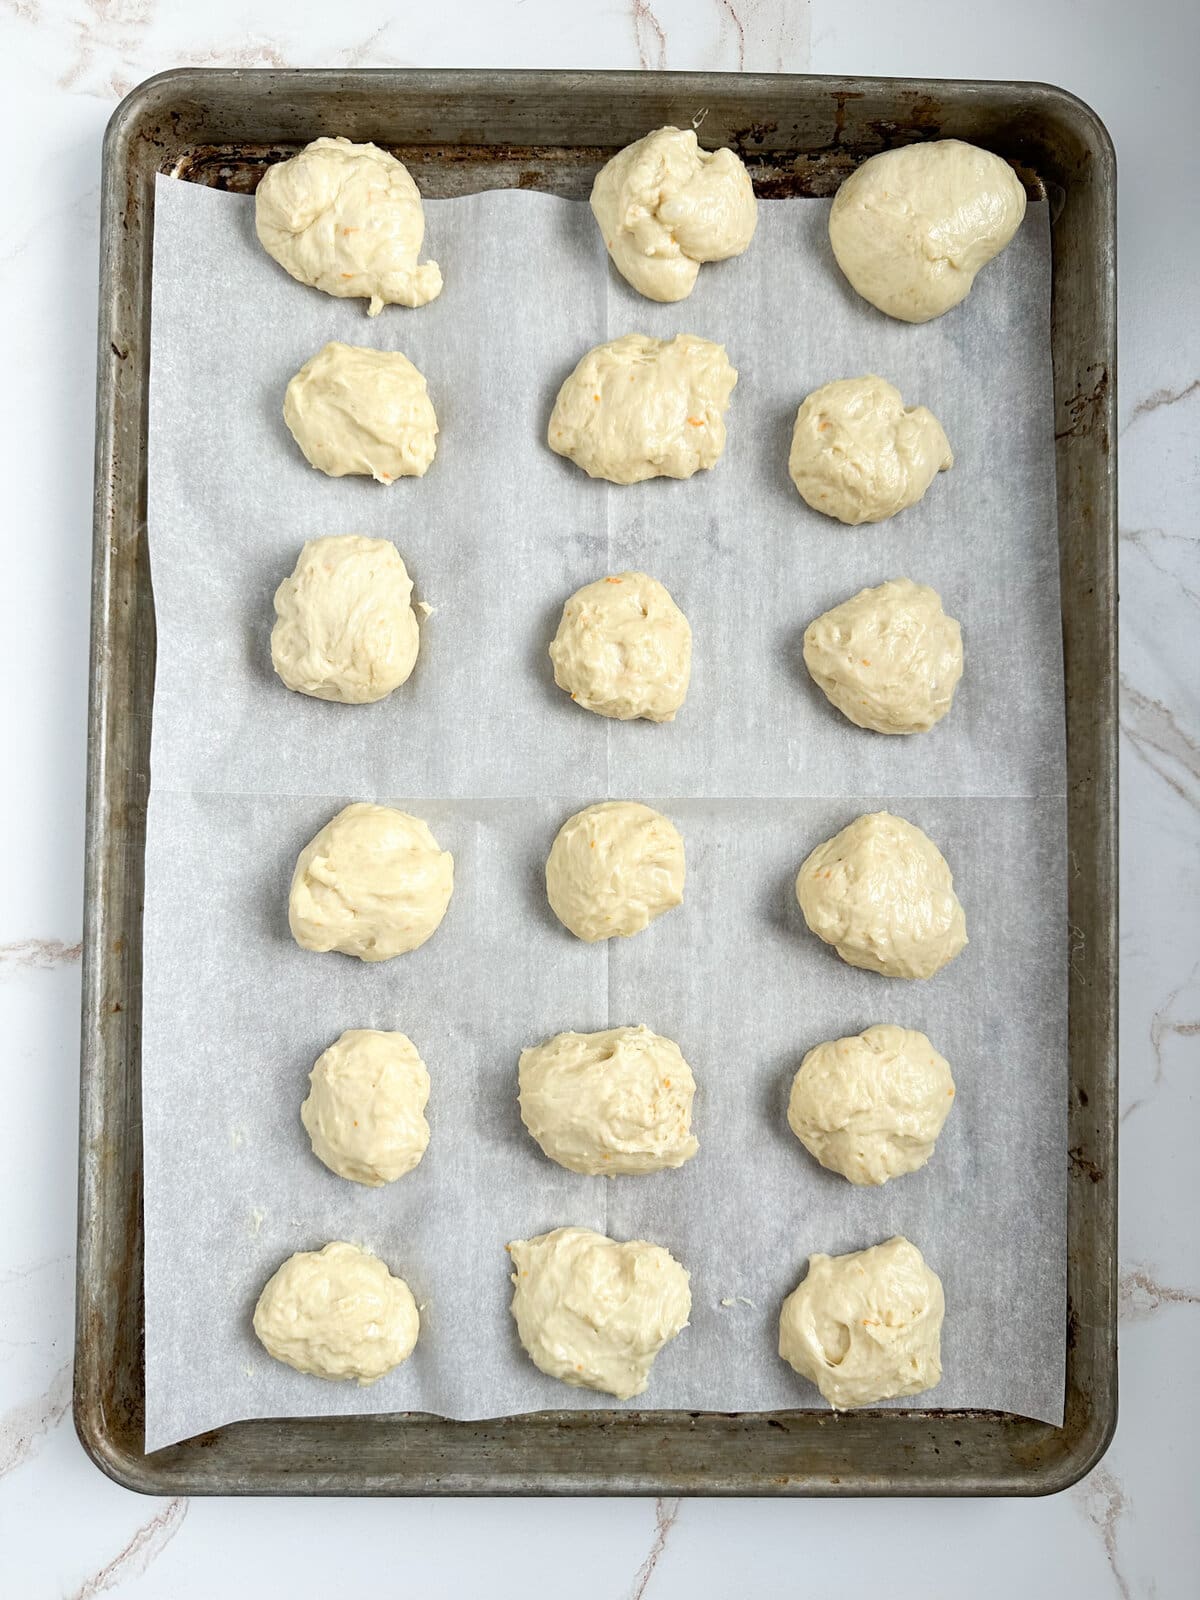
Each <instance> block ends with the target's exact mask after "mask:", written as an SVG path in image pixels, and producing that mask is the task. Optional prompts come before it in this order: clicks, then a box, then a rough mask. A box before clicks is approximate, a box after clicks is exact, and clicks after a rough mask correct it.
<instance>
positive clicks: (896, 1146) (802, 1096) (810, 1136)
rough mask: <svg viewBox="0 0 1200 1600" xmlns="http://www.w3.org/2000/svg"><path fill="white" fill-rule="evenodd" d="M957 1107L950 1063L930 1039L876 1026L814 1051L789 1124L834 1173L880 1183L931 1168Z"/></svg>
mask: <svg viewBox="0 0 1200 1600" xmlns="http://www.w3.org/2000/svg"><path fill="white" fill-rule="evenodd" d="M953 1104H954V1079H953V1078H952V1077H951V1076H950V1063H949V1062H948V1061H947V1060H946V1059H945V1058H944V1057H943V1056H940V1055H938V1053H937V1051H936V1050H935V1049H934V1048H933V1046H932V1045H931V1044H930V1042H929V1040H928V1039H927V1038H926V1037H925V1035H924V1034H923V1033H918V1032H917V1031H916V1030H915V1029H913V1028H897V1027H895V1026H894V1025H893V1024H892V1023H877V1024H876V1025H875V1027H873V1028H868V1029H867V1031H866V1032H865V1033H860V1034H858V1035H856V1036H855V1037H854V1038H852V1039H830V1040H829V1041H828V1042H827V1043H825V1044H819V1045H817V1047H816V1049H814V1050H810V1051H809V1052H808V1054H807V1055H806V1056H805V1058H804V1060H803V1061H802V1062H801V1064H800V1070H799V1072H798V1073H797V1074H796V1077H795V1081H794V1082H793V1084H792V1093H791V1098H790V1099H789V1100H788V1126H789V1127H790V1128H791V1130H792V1132H793V1133H794V1134H795V1135H796V1137H797V1139H799V1141H800V1143H801V1144H802V1145H803V1146H804V1148H805V1149H806V1150H807V1151H808V1152H809V1153H810V1154H811V1155H814V1156H816V1158H817V1160H818V1161H819V1162H820V1163H821V1165H822V1166H823V1167H828V1168H829V1170H830V1172H840V1173H841V1175H842V1177H843V1178H849V1180H850V1182H851V1183H859V1184H880V1183H886V1182H887V1181H888V1179H889V1178H897V1177H899V1176H900V1174H901V1173H903V1172H916V1171H917V1169H918V1168H919V1167H923V1166H924V1165H925V1163H926V1162H927V1161H928V1160H929V1158H930V1156H931V1155H932V1154H933V1146H934V1143H935V1142H936V1140H937V1136H938V1134H939V1133H941V1131H942V1124H943V1123H944V1122H945V1120H946V1118H947V1116H949V1114H950V1107H951V1106H952V1105H953Z"/></svg>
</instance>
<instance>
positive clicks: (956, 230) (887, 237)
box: [829, 139, 1025, 322]
mask: <svg viewBox="0 0 1200 1600" xmlns="http://www.w3.org/2000/svg"><path fill="white" fill-rule="evenodd" d="M1024 215H1025V190H1024V189H1023V188H1022V186H1021V180H1020V179H1019V178H1018V177H1017V175H1016V173H1015V172H1014V171H1013V170H1012V168H1011V167H1010V166H1009V165H1008V163H1007V162H1006V161H1002V160H1001V159H1000V157H999V156H994V155H992V153H991V152H990V151H988V150H980V149H979V147H978V146H977V145H973V144H963V143H962V141H961V140H959V139H938V140H935V141H933V142H932V143H929V144H910V145H905V146H904V147H903V148H902V149H899V150H885V151H884V152H883V153H882V154H881V155H877V156H872V157H871V159H870V160H869V161H864V162H863V164H862V166H861V167H859V168H858V170H857V171H856V172H852V173H851V174H850V176H849V177H848V178H847V179H846V181H845V183H843V184H842V186H841V188H840V189H839V190H838V192H837V195H836V196H835V198H834V202H833V208H832V210H831V211H830V213H829V242H830V244H831V245H832V246H833V253H834V255H835V256H836V257H837V264H838V266H839V267H841V269H842V271H843V272H844V273H845V274H846V277H847V278H848V279H849V280H850V284H851V286H852V287H853V288H854V289H855V290H856V291H857V292H858V293H859V294H860V295H862V297H863V299H864V300H869V301H870V303H871V304H872V305H873V306H877V307H878V308H879V310H880V311H885V312H886V313H887V314H888V316H889V317H898V318H899V319H900V321H901V322H928V321H929V320H930V319H931V318H932V317H940V316H941V315H942V313H943V312H944V311H949V310H950V309H951V308H952V307H953V306H956V305H957V304H958V303H959V301H960V300H964V299H965V298H966V296H967V295H968V294H969V293H970V290H971V285H972V284H973V283H974V281H975V274H976V273H977V272H978V271H979V269H980V268H981V267H985V266H986V265H987V263H988V262H989V261H990V260H991V259H992V257H993V256H997V255H999V254H1000V252H1001V250H1003V249H1004V247H1005V245H1006V244H1008V242H1009V240H1010V239H1011V238H1012V236H1013V235H1014V234H1015V233H1016V231H1017V229H1018V228H1019V227H1020V226H1021V219H1022V218H1023V217H1024Z"/></svg>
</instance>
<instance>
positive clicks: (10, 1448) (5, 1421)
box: [0, 1361, 71, 1478]
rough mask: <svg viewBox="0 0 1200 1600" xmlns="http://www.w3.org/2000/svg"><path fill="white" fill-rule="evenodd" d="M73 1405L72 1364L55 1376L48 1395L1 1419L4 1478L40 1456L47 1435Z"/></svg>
mask: <svg viewBox="0 0 1200 1600" xmlns="http://www.w3.org/2000/svg"><path fill="white" fill-rule="evenodd" d="M70 1404H71V1363H70V1362H69V1361H68V1362H67V1364H66V1365H65V1366H63V1367H60V1368H59V1369H58V1371H57V1372H56V1373H55V1374H54V1377H53V1378H52V1379H51V1380H50V1387H49V1388H48V1389H47V1390H46V1392H45V1394H41V1395H39V1396H38V1397H37V1399H36V1400H27V1401H26V1402H25V1404H24V1405H20V1406H14V1407H13V1408H12V1410H11V1411H6V1412H5V1413H4V1415H3V1416H2V1417H0V1478H2V1477H3V1476H4V1475H5V1473H6V1472H11V1471H12V1470H13V1468H14V1467H19V1466H20V1465H21V1463H22V1461H28V1459H29V1457H30V1456H31V1455H33V1454H35V1453H36V1451H37V1450H38V1449H39V1448H40V1447H41V1442H42V1440H43V1439H44V1438H45V1437H46V1435H47V1434H48V1433H52V1432H53V1431H54V1429H55V1428H57V1427H58V1425H59V1423H60V1422H61V1421H62V1419H63V1418H64V1417H65V1416H66V1414H67V1408H68V1407H69V1406H70Z"/></svg>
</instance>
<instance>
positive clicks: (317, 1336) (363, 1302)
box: [254, 1240, 421, 1387]
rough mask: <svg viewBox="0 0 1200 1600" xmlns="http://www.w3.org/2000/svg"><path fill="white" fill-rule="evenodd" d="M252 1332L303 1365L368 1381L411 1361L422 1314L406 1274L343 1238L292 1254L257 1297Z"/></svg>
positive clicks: (270, 1350) (318, 1373)
mask: <svg viewBox="0 0 1200 1600" xmlns="http://www.w3.org/2000/svg"><path fill="white" fill-rule="evenodd" d="M254 1331H255V1333H256V1334H257V1335H258V1337H259V1339H260V1341H261V1342H262V1344H263V1346H264V1348H265V1349H266V1351H267V1354H268V1355H272V1356H274V1357H275V1359H276V1361H283V1362H285V1363H286V1364H287V1365H288V1366H289V1367H295V1369H296V1371H297V1372H307V1373H309V1374H310V1375H311V1376H312V1377H314V1378H329V1379H331V1380H336V1379H343V1378H353V1379H355V1380H356V1381H357V1382H358V1383H360V1384H362V1385H363V1386H364V1387H365V1386H366V1385H367V1384H369V1383H374V1382H375V1381H376V1379H377V1378H382V1377H383V1375H384V1373H386V1372H390V1371H391V1370H392V1368H393V1367H398V1366H399V1365H400V1363H401V1362H402V1361H407V1360H408V1358H409V1356H410V1355H412V1353H413V1348H414V1347H415V1345H416V1342H417V1335H418V1334H419V1333H420V1331H421V1319H420V1317H419V1316H418V1315H417V1304H416V1301H415V1300H414V1299H413V1297H412V1292H411V1290H410V1289H409V1287H408V1285H407V1284H406V1283H405V1281H404V1279H403V1278H394V1277H393V1276H392V1274H391V1273H390V1272H389V1271H388V1269H387V1267H386V1266H385V1265H384V1263H383V1262H382V1261H380V1259H379V1257H378V1256H373V1255H371V1254H370V1252H369V1251H366V1250H360V1249H359V1247H358V1246H357V1245H355V1244H346V1243H345V1242H344V1241H340V1240H339V1241H336V1242H334V1243H333V1244H327V1245H326V1246H325V1248H324V1249H323V1250H303V1251H301V1252H300V1253H299V1254H298V1255H294V1256H289V1257H288V1259H287V1260H286V1261H285V1262H284V1263H283V1265H282V1266H281V1267H280V1269H279V1271H278V1272H277V1273H276V1274H275V1275H274V1277H273V1278H271V1279H270V1280H269V1281H268V1283H267V1285H266V1287H265V1288H264V1290H263V1292H262V1293H261V1294H260V1295H259V1297H258V1304H257V1305H256V1306H255V1308H254Z"/></svg>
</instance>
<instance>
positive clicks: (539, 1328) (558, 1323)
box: [508, 1228, 692, 1400]
mask: <svg viewBox="0 0 1200 1600" xmlns="http://www.w3.org/2000/svg"><path fill="white" fill-rule="evenodd" d="M508 1253H509V1255H510V1256H511V1257H512V1264H513V1267H514V1269H515V1270H514V1272H513V1274H512V1281H513V1284H514V1285H515V1288H514V1291H513V1297H512V1314H513V1316H514V1317H515V1319H516V1323H517V1334H518V1336H519V1337H520V1340H521V1343H522V1345H523V1346H524V1347H525V1350H526V1353H527V1354H528V1356H529V1358H530V1360H531V1361H532V1362H533V1364H534V1366H535V1367H538V1368H539V1369H540V1370H541V1371H542V1372H544V1373H546V1374H547V1376H549V1377H551V1378H559V1379H561V1380H562V1382H563V1383H569V1384H571V1385H572V1386H573V1387H575V1388H577V1389H598V1390H600V1391H601V1393H603V1394H612V1395H615V1396H616V1397H617V1399H618V1400H630V1399H632V1397H633V1396H634V1395H636V1394H641V1393H642V1392H643V1390H644V1389H645V1387H646V1384H647V1382H648V1380H649V1377H650V1368H651V1366H652V1365H653V1362H654V1358H655V1356H656V1355H657V1354H658V1352H659V1351H660V1350H661V1349H662V1347H663V1346H664V1345H665V1344H668V1343H670V1341H671V1340H672V1339H673V1338H674V1337H675V1336H676V1334H677V1333H680V1332H681V1331H682V1330H683V1329H684V1328H686V1327H687V1325H688V1317H689V1316H690V1315H691V1310H692V1295H691V1290H690V1288H689V1287H688V1274H687V1273H686V1272H685V1271H684V1269H683V1268H682V1267H681V1266H680V1265H679V1263H678V1261H676V1260H675V1258H674V1256H672V1255H671V1253H670V1251H669V1250H665V1249H664V1248H663V1247H662V1245H659V1244H647V1243H646V1241H645V1240H644V1239H631V1240H630V1241H629V1242H628V1243H627V1244H618V1243H617V1241H616V1240H615V1239H607V1238H605V1236H604V1235H603V1234H602V1233H593V1232H592V1231H591V1230H590V1229H589V1228H556V1229H555V1230H554V1232H553V1233H543V1234H540V1235H539V1236H538V1237H537V1238H536V1239H514V1240H513V1242H512V1243H511V1244H510V1245H509V1246H508Z"/></svg>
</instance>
